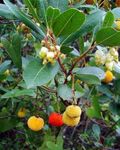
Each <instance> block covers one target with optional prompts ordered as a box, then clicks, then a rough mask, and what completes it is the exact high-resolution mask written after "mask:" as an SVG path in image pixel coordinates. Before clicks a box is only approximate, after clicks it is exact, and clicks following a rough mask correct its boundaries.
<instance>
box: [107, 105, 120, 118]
mask: <svg viewBox="0 0 120 150" xmlns="http://www.w3.org/2000/svg"><path fill="white" fill-rule="evenodd" d="M109 109H110V111H111V112H112V114H113V115H120V103H116V102H111V103H110V105H109Z"/></svg>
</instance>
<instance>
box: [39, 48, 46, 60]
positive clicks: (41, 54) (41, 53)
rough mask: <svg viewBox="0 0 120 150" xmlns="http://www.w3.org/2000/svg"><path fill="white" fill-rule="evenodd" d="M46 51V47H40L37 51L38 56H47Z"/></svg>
mask: <svg viewBox="0 0 120 150" xmlns="http://www.w3.org/2000/svg"><path fill="white" fill-rule="evenodd" d="M47 53H48V49H47V48H46V47H42V48H41V50H40V52H39V56H40V58H42V59H43V58H45V57H46V56H47Z"/></svg>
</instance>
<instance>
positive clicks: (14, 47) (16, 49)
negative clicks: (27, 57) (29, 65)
mask: <svg viewBox="0 0 120 150" xmlns="http://www.w3.org/2000/svg"><path fill="white" fill-rule="evenodd" d="M1 41H2V43H3V45H4V47H5V49H6V51H7V52H8V54H9V56H10V57H11V59H12V60H13V62H14V64H15V65H16V66H17V67H18V68H21V66H22V58H21V38H20V36H19V34H17V33H15V34H14V35H13V37H12V43H11V42H9V41H8V40H7V39H5V38H2V39H1Z"/></svg>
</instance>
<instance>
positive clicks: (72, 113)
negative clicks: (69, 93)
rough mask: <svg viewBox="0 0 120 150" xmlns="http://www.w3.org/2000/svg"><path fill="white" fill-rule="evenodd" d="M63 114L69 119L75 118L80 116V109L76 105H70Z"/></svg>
mask: <svg viewBox="0 0 120 150" xmlns="http://www.w3.org/2000/svg"><path fill="white" fill-rule="evenodd" d="M65 112H66V114H67V115H68V116H69V117H73V118H75V117H79V116H80V115H81V108H80V107H79V106H76V105H70V106H68V107H67V108H66V111H65Z"/></svg>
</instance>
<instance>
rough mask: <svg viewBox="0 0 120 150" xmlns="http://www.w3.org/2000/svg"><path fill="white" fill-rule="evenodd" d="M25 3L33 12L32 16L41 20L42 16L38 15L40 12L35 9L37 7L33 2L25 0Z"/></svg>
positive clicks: (38, 20)
mask: <svg viewBox="0 0 120 150" xmlns="http://www.w3.org/2000/svg"><path fill="white" fill-rule="evenodd" d="M24 3H25V4H26V6H27V7H28V8H29V11H30V13H31V14H32V16H33V17H34V18H35V19H36V21H37V22H39V23H40V24H41V22H40V18H39V16H38V14H37V13H36V11H35V8H34V7H33V5H32V3H31V1H30V0H24Z"/></svg>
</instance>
